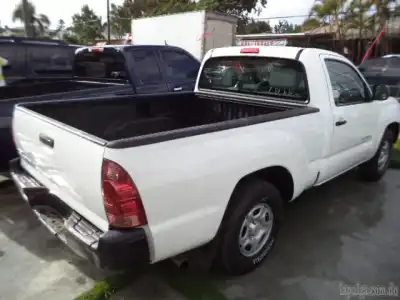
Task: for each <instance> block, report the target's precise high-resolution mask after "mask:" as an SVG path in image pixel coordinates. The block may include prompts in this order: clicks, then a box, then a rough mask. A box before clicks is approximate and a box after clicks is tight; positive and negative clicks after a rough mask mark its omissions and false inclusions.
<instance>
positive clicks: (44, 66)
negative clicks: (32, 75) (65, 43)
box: [27, 45, 74, 73]
mask: <svg viewBox="0 0 400 300" xmlns="http://www.w3.org/2000/svg"><path fill="white" fill-rule="evenodd" d="M27 52H28V57H29V59H28V63H29V68H30V69H31V70H32V71H34V72H39V73H40V72H45V71H55V70H57V71H72V62H73V55H74V49H73V48H69V47H57V46H46V45H28V46H27Z"/></svg>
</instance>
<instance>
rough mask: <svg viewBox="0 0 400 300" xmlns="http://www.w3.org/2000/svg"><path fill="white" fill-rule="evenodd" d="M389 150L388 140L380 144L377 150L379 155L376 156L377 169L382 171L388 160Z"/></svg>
mask: <svg viewBox="0 0 400 300" xmlns="http://www.w3.org/2000/svg"><path fill="white" fill-rule="evenodd" d="M389 151H390V145H389V142H388V141H385V142H384V143H383V145H382V148H381V151H380V152H379V157H378V170H379V171H382V170H383V169H384V168H385V167H386V164H387V162H388V159H389Z"/></svg>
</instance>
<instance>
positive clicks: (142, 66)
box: [0, 45, 200, 168]
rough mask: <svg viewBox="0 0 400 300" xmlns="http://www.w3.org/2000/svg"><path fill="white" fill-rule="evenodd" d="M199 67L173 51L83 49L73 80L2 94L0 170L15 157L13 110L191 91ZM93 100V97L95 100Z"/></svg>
mask: <svg viewBox="0 0 400 300" xmlns="http://www.w3.org/2000/svg"><path fill="white" fill-rule="evenodd" d="M199 67H200V62H199V61H198V60H196V59H195V58H194V57H193V56H192V55H190V54H189V53H188V52H186V51H185V50H183V49H180V48H177V47H172V46H132V45H130V46H105V47H86V48H81V49H80V51H79V52H77V53H76V55H75V59H74V65H73V75H74V76H70V77H65V78H41V79H35V80H31V81H30V82H29V83H25V84H22V83H20V84H19V85H18V86H8V87H4V88H1V90H0V144H1V145H2V147H0V168H1V167H6V166H7V165H8V161H9V160H10V159H11V158H14V157H16V156H17V154H16V149H15V147H14V142H13V140H12V136H11V131H10V126H11V117H12V111H13V109H14V105H15V104H17V103H22V102H42V101H53V100H60V99H72V98H82V97H88V96H91V97H94V96H105V95H116V94H128V95H131V94H133V93H136V94H151V93H166V92H170V91H171V92H176V91H193V89H194V85H195V81H196V76H197V72H198V70H199ZM95 99H96V98H92V100H95Z"/></svg>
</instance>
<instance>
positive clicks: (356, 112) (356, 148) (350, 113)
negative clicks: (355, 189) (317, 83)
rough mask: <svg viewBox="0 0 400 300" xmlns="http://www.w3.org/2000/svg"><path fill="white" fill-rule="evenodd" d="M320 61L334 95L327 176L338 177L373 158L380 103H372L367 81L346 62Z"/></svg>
mask: <svg viewBox="0 0 400 300" xmlns="http://www.w3.org/2000/svg"><path fill="white" fill-rule="evenodd" d="M321 59H322V61H323V65H324V66H325V73H326V77H327V81H328V86H329V88H330V92H331V95H332V96H331V108H332V113H333V118H332V122H333V124H332V125H333V131H332V135H331V145H330V158H329V161H330V168H329V169H330V171H328V173H331V174H329V175H331V176H335V175H337V174H339V173H341V172H344V171H346V170H347V169H350V168H351V167H353V166H355V165H357V164H359V163H361V162H363V161H365V160H366V159H368V158H369V157H370V156H371V155H372V153H371V152H373V151H374V149H373V136H372V135H373V132H374V131H375V128H376V126H377V122H378V114H377V113H376V111H377V110H376V108H377V107H376V106H377V102H376V101H373V100H372V93H371V90H370V88H369V86H368V84H367V83H366V81H365V79H364V78H363V77H362V76H360V74H359V72H358V71H357V70H356V69H355V68H354V66H352V65H351V64H349V63H348V62H347V60H345V59H342V58H340V57H337V56H329V55H324V56H322V57H321ZM328 177H330V176H328Z"/></svg>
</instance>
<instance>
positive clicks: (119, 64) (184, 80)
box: [74, 45, 200, 94]
mask: <svg viewBox="0 0 400 300" xmlns="http://www.w3.org/2000/svg"><path fill="white" fill-rule="evenodd" d="M199 67H200V62H199V61H198V60H197V59H195V58H194V57H193V56H192V55H191V54H189V53H188V52H187V51H185V50H184V49H181V48H178V47H172V46H153V45H151V46H150V45H149V46H146V45H143V46H132V45H110V46H102V47H86V48H80V49H78V50H77V51H76V53H75V64H74V74H75V75H76V76H78V77H91V78H119V79H126V80H128V81H130V83H131V84H132V85H133V86H134V89H135V90H136V93H138V94H147V93H164V92H178V91H193V89H194V84H195V80H196V77H197V72H198V69H199Z"/></svg>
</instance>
